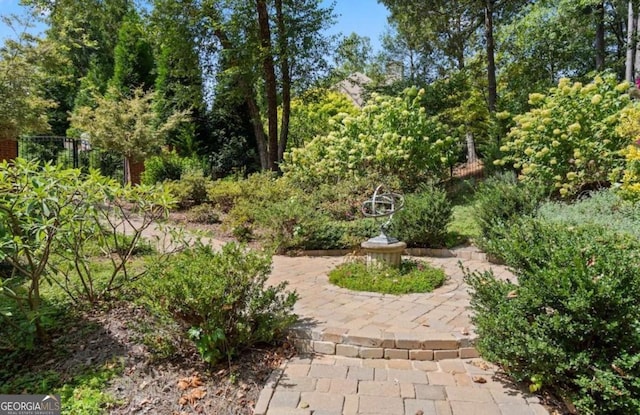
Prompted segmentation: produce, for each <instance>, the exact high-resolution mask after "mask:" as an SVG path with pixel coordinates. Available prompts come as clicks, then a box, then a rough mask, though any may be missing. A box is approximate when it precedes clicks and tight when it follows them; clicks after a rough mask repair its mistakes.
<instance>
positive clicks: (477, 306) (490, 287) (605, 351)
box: [466, 219, 640, 414]
mask: <svg viewBox="0 0 640 415" xmlns="http://www.w3.org/2000/svg"><path fill="white" fill-rule="evenodd" d="M499 248H500V249H501V250H502V252H503V258H504V259H505V261H506V262H507V264H508V265H509V266H510V267H512V269H513V271H514V273H515V275H516V276H517V280H518V281H517V283H516V282H510V281H503V280H499V279H496V278H495V277H494V275H493V274H492V273H491V272H485V273H477V272H476V273H471V274H468V275H467V276H466V281H467V283H468V284H469V285H470V286H471V288H472V301H471V304H472V308H473V310H474V311H475V313H474V318H473V321H474V323H475V325H476V327H477V332H478V334H479V341H478V343H477V347H478V349H479V350H480V352H481V354H482V355H483V357H485V358H487V359H489V360H491V361H494V362H497V363H499V364H501V365H502V366H503V367H504V368H505V369H506V370H507V371H508V372H509V373H510V374H512V375H513V376H514V377H515V378H516V379H518V380H521V381H528V382H530V388H531V390H532V391H534V390H537V389H539V388H541V387H548V388H551V389H552V390H554V391H556V392H558V393H559V394H560V395H563V396H565V397H567V398H569V399H570V400H571V401H573V403H574V404H575V406H576V407H577V408H578V410H579V411H580V413H584V414H636V413H640V302H639V301H638V298H640V268H639V267H638V264H639V260H640V251H639V248H640V242H639V241H638V240H637V239H636V238H634V237H631V236H629V235H627V234H622V233H614V232H610V231H608V230H607V229H606V228H603V227H600V226H596V225H589V226H567V225H565V224H561V223H560V224H559V223H549V222H545V221H541V220H538V219H525V220H521V221H518V222H516V223H513V224H512V226H511V227H510V229H509V231H508V232H507V233H505V235H504V238H503V239H501V241H500V246H499Z"/></svg>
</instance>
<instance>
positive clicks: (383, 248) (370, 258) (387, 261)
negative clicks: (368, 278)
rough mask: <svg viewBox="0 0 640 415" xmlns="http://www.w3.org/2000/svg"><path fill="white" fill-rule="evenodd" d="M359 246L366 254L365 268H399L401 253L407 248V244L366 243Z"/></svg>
mask: <svg viewBox="0 0 640 415" xmlns="http://www.w3.org/2000/svg"><path fill="white" fill-rule="evenodd" d="M360 246H361V247H362V249H363V250H364V252H365V253H366V254H367V266H377V265H389V266H394V267H397V266H400V261H401V260H402V252H403V251H404V249H405V248H406V247H407V244H406V243H404V242H396V243H392V244H381V243H377V242H371V241H366V242H363V243H362V244H360Z"/></svg>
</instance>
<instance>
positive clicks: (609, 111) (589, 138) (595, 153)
mask: <svg viewBox="0 0 640 415" xmlns="http://www.w3.org/2000/svg"><path fill="white" fill-rule="evenodd" d="M629 86H630V84H629V83H628V82H623V83H621V84H618V82H617V80H616V76H615V75H614V74H607V75H604V76H596V77H595V79H594V81H593V82H591V83H589V84H587V85H582V83H580V82H575V83H573V84H571V82H570V81H569V79H566V78H563V79H561V80H560V82H559V83H558V86H557V87H555V88H552V89H551V90H550V91H549V93H548V95H543V94H538V93H536V94H531V95H530V96H529V103H530V104H531V105H532V106H533V107H534V108H533V109H531V110H530V111H529V112H527V113H526V114H522V115H519V116H516V117H515V121H516V126H515V127H514V128H512V129H511V132H510V133H509V135H508V137H507V140H506V141H505V142H504V145H503V146H502V147H501V151H503V152H504V154H505V156H504V157H503V158H502V159H498V160H495V161H494V163H496V164H498V165H505V164H508V165H512V166H513V167H514V168H515V169H517V170H519V171H520V174H521V176H522V179H523V180H525V181H535V182H538V183H542V184H543V185H544V186H545V187H546V188H547V189H549V190H557V191H559V193H560V195H562V196H565V195H571V194H573V193H575V192H577V191H580V190H581V189H583V188H584V187H586V186H590V187H593V186H598V185H601V184H605V183H607V182H608V181H609V178H610V175H611V173H612V172H613V171H615V170H618V169H620V168H622V167H623V165H624V157H623V156H622V155H621V154H620V150H622V149H623V148H625V147H626V146H627V145H628V144H629V143H630V142H631V141H632V138H631V137H629V136H625V135H622V134H621V133H620V132H619V129H618V128H616V127H617V126H618V125H619V124H620V120H621V117H620V115H621V110H622V109H623V108H625V107H627V106H629V105H630V98H629V94H628V90H629Z"/></svg>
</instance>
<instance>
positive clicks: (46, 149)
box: [18, 136, 124, 183]
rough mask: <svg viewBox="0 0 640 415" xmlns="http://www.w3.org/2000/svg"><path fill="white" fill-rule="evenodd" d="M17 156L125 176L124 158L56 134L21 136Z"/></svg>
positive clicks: (113, 175)
mask: <svg viewBox="0 0 640 415" xmlns="http://www.w3.org/2000/svg"><path fill="white" fill-rule="evenodd" d="M18 157H22V158H25V159H30V160H33V159H35V160H38V161H41V162H51V163H52V164H55V165H62V166H65V167H69V168H76V169H80V170H82V171H83V172H88V171H89V169H97V170H100V172H101V173H102V174H103V175H104V176H109V177H113V178H114V179H116V180H118V181H120V182H121V183H122V182H123V180H124V158H123V157H122V156H120V155H117V154H114V153H113V152H107V151H102V150H100V149H96V148H92V147H91V144H90V143H89V142H88V141H87V140H82V139H75V138H69V137H56V136H24V137H20V138H19V139H18Z"/></svg>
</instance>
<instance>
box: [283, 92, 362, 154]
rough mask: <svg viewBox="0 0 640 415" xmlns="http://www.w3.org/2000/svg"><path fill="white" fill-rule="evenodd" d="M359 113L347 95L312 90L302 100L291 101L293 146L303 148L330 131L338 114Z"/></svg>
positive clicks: (291, 141) (290, 136)
mask: <svg viewBox="0 0 640 415" xmlns="http://www.w3.org/2000/svg"><path fill="white" fill-rule="evenodd" d="M358 111H359V109H358V107H356V106H355V105H354V103H353V101H352V100H351V99H350V98H349V97H348V96H347V95H345V94H343V93H341V92H337V91H332V90H328V89H324V90H311V91H308V92H307V93H305V94H304V95H303V96H302V97H301V98H295V99H293V100H291V123H290V124H289V140H290V143H291V145H293V146H295V147H302V146H303V145H304V144H306V143H308V142H309V141H311V140H312V139H313V138H314V137H315V136H317V135H322V134H326V133H327V131H329V130H330V125H329V120H331V119H334V117H336V116H337V115H338V114H349V115H355V114H357V113H358Z"/></svg>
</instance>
